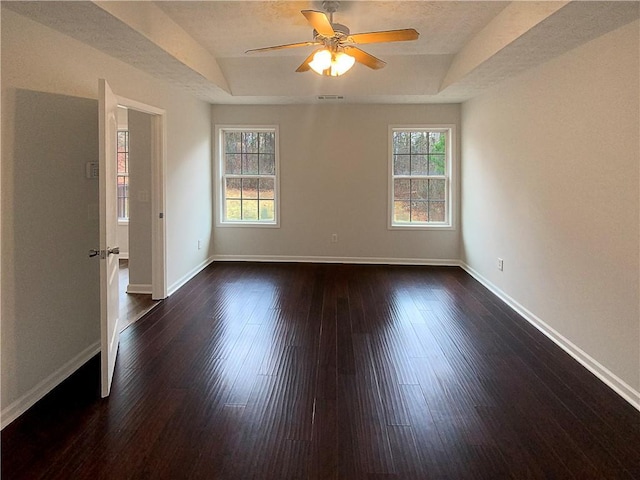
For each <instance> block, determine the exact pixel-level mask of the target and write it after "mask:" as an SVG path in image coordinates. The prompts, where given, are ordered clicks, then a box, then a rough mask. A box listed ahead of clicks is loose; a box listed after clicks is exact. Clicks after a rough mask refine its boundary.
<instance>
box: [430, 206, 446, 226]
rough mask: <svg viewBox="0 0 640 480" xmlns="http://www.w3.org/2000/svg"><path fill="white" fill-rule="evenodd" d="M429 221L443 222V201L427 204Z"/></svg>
mask: <svg viewBox="0 0 640 480" xmlns="http://www.w3.org/2000/svg"><path fill="white" fill-rule="evenodd" d="M429 221H430V222H444V201H443V202H429Z"/></svg>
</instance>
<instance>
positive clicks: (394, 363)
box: [2, 263, 640, 480]
mask: <svg viewBox="0 0 640 480" xmlns="http://www.w3.org/2000/svg"><path fill="white" fill-rule="evenodd" d="M98 377H99V373H98V361H97V359H94V360H92V361H91V362H89V363H88V364H87V365H85V366H84V367H83V368H82V369H81V370H80V371H78V373H77V374H76V375H74V376H72V377H71V378H70V379H69V380H68V381H67V382H65V383H64V384H62V385H61V386H60V387H59V388H57V389H56V390H54V391H53V392H52V393H51V394H50V395H48V396H47V397H46V398H45V399H43V400H42V401H41V402H39V403H38V404H37V405H36V406H34V407H33V408H32V409H31V410H30V411H29V412H27V413H26V414H24V415H23V416H22V417H20V418H19V419H17V420H16V421H15V422H13V423H12V424H10V425H9V426H8V427H6V428H5V430H4V431H3V432H2V478H3V479H39V478H42V479H92V480H97V479H102V478H105V479H126V478H132V479H145V478H153V479H165V478H166V479H182V478H194V479H195V478H201V479H251V478H255V479H293V478H311V479H316V478H327V479H331V478H340V479H454V480H458V479H639V478H640V412H638V411H637V410H635V409H634V408H633V407H631V406H630V405H629V404H628V403H626V402H625V401H624V400H622V399H621V398H619V397H618V396H617V395H616V394H615V393H613V392H612V391H611V390H610V389H609V388H608V387H606V386H605V385H604V384H602V383H601V382H600V381H599V380H597V379H596V378H595V377H594V376H593V375H591V374H590V373H589V372H588V371H586V370H585V369H584V368H583V367H581V366H579V365H578V364H577V363H576V362H575V361H574V360H573V359H571V358H570V357H569V356H568V355H566V354H565V353H564V352H563V351H562V350H560V349H559V348H558V347H556V346H555V345H553V344H552V343H551V342H550V341H549V340H548V339H547V338H546V337H544V336H543V335H542V334H540V333H539V332H538V331H537V330H536V329H535V328H533V327H532V326H530V325H529V324H528V323H527V322H525V321H524V320H523V319H522V318H520V317H519V316H518V315H517V314H515V313H514V312H513V311H512V310H510V309H509V308H508V307H507V306H506V305H504V304H503V303H502V302H501V301H500V300H499V299H497V298H496V297H495V296H494V295H492V294H491V293H489V292H488V291H487V290H486V289H485V288H483V287H482V286H481V285H480V284H479V283H477V282H476V281H475V280H473V279H472V278H471V277H469V276H468V275H467V274H466V273H465V272H464V271H462V270H460V269H458V268H426V267H394V266H356V265H322V264H251V263H246V264H244V263H217V264H214V265H212V266H210V267H209V268H207V269H206V270H204V271H203V272H202V273H201V274H199V275H198V276H197V277H196V278H195V279H193V280H192V281H191V282H189V283H188V284H187V285H185V286H184V287H183V288H182V289H181V290H180V291H179V292H177V293H175V294H174V295H172V296H171V297H170V298H168V299H167V300H165V301H163V302H162V303H161V304H160V305H159V306H157V307H156V308H155V309H153V310H152V311H151V312H150V313H148V314H147V315H146V316H145V317H144V318H142V319H141V320H140V321H138V322H137V323H135V324H134V325H132V326H131V327H129V328H128V329H127V330H125V331H124V332H123V334H122V340H121V345H120V351H119V357H118V362H117V366H116V372H115V376H114V383H113V390H112V394H111V397H110V398H109V399H105V400H101V399H100V398H99V394H98V392H99V385H98Z"/></svg>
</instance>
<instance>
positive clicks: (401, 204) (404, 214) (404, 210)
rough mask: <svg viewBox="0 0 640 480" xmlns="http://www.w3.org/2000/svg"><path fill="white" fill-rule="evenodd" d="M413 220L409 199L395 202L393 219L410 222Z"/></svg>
mask: <svg viewBox="0 0 640 480" xmlns="http://www.w3.org/2000/svg"><path fill="white" fill-rule="evenodd" d="M410 220H411V206H410V202H407V201H395V202H393V221H394V222H409V221H410Z"/></svg>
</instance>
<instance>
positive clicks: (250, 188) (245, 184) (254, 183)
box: [242, 178, 258, 199]
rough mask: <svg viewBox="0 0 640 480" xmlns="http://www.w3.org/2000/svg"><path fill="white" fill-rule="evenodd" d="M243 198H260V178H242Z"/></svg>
mask: <svg viewBox="0 0 640 480" xmlns="http://www.w3.org/2000/svg"><path fill="white" fill-rule="evenodd" d="M242 198H243V199H245V198H258V179H257V178H243V179H242Z"/></svg>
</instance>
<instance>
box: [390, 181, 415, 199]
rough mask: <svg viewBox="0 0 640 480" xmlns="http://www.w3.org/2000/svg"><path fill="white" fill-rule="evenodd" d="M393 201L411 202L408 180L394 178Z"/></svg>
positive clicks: (409, 182)
mask: <svg viewBox="0 0 640 480" xmlns="http://www.w3.org/2000/svg"><path fill="white" fill-rule="evenodd" d="M393 199H394V200H411V180H409V179H408V178H396V179H395V180H394V181H393Z"/></svg>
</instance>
